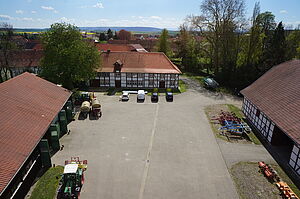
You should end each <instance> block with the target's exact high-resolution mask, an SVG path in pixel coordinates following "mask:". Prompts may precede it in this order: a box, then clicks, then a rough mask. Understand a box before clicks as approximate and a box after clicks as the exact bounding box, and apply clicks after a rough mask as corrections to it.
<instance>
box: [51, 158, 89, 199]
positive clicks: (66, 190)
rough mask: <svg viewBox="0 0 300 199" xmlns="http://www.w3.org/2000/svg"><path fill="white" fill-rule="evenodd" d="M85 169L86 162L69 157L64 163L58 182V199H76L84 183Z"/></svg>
mask: <svg viewBox="0 0 300 199" xmlns="http://www.w3.org/2000/svg"><path fill="white" fill-rule="evenodd" d="M86 169H87V160H83V161H81V160H79V157H71V160H66V161H65V168H64V173H63V174H62V178H61V180H60V182H59V188H58V193H57V198H58V199H78V198H79V196H80V191H81V188H82V185H83V183H84V171H85V170H86Z"/></svg>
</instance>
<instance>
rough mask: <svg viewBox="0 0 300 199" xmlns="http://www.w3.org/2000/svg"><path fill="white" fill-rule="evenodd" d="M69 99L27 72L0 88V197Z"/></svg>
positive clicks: (4, 83) (58, 90)
mask: <svg viewBox="0 0 300 199" xmlns="http://www.w3.org/2000/svg"><path fill="white" fill-rule="evenodd" d="M70 95H71V92H70V91H68V90H66V89H64V88H62V87H59V86H57V85H55V84H53V83H51V82H48V81H46V80H44V79H42V78H39V77H37V76H35V75H33V74H30V73H27V72H26V73H23V74H21V75H19V76H17V77H15V78H12V79H10V80H8V81H6V82H3V83H1V84H0V102H1V112H0V134H1V135H0V195H1V193H2V192H3V191H4V189H5V187H6V186H7V185H8V184H9V182H10V181H11V180H12V179H13V177H14V175H15V174H16V173H17V171H18V170H19V168H20V167H21V166H22V164H23V163H24V162H25V161H26V159H27V157H28V156H29V155H30V154H31V152H32V151H33V149H34V148H35V147H36V145H37V144H38V143H39V141H40V139H41V138H42V137H43V135H44V134H45V132H46V131H47V129H48V127H49V125H50V124H51V122H52V120H53V119H54V117H55V116H56V115H57V114H58V112H59V111H60V110H61V108H62V107H63V105H64V104H65V102H66V101H67V100H68V98H69V97H70Z"/></svg>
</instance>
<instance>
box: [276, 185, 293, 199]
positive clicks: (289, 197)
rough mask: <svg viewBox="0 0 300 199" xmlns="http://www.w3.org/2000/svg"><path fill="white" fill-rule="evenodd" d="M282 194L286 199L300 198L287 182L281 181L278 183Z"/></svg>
mask: <svg viewBox="0 0 300 199" xmlns="http://www.w3.org/2000/svg"><path fill="white" fill-rule="evenodd" d="M276 185H277V187H278V189H279V190H280V192H281V194H282V196H283V197H284V198H286V199H299V197H298V196H297V195H296V194H295V193H294V192H293V190H292V189H291V188H290V187H289V186H288V185H287V183H286V182H283V181H280V182H277V183H276Z"/></svg>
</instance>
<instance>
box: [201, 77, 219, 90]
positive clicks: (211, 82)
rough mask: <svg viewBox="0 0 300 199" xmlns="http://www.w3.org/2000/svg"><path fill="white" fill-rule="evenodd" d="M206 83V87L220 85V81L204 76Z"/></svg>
mask: <svg viewBox="0 0 300 199" xmlns="http://www.w3.org/2000/svg"><path fill="white" fill-rule="evenodd" d="M204 85H205V87H206V88H211V89H216V88H218V87H219V83H218V82H216V80H214V79H213V78H209V77H207V78H204Z"/></svg>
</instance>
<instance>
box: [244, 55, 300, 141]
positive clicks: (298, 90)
mask: <svg viewBox="0 0 300 199" xmlns="http://www.w3.org/2000/svg"><path fill="white" fill-rule="evenodd" d="M241 93H242V94H243V95H244V96H245V97H246V98H247V99H249V100H250V101H251V102H252V103H254V104H255V105H256V106H257V107H258V109H260V110H261V111H262V112H264V113H265V114H266V115H267V116H268V117H269V118H270V119H271V120H272V121H273V122H274V123H275V124H276V126H278V127H279V128H280V129H281V130H283V131H284V132H285V133H286V134H287V135H288V136H289V137H291V138H292V139H293V140H294V141H295V142H297V143H298V144H300V60H292V61H288V62H285V63H282V64H280V65H278V66H275V67H273V68H272V69H271V70H269V71H268V72H266V73H265V74H264V75H263V76H261V77H260V78H259V79H258V80H256V81H255V82H254V83H253V84H251V85H250V86H248V87H247V88H245V89H244V90H242V91H241Z"/></svg>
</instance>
